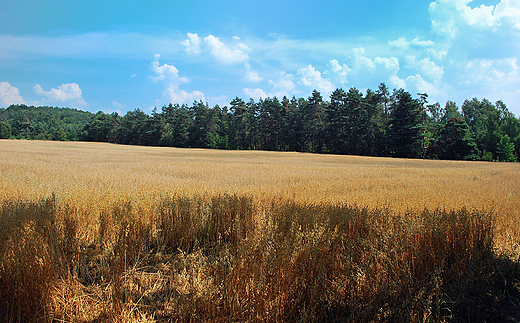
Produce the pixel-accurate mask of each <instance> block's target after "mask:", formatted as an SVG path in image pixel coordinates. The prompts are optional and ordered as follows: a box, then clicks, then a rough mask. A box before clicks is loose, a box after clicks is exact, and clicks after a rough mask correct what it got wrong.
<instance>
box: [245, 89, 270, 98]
mask: <svg viewBox="0 0 520 323" xmlns="http://www.w3.org/2000/svg"><path fill="white" fill-rule="evenodd" d="M244 94H245V96H246V97H248V98H252V99H254V100H259V99H266V98H268V97H269V95H267V94H266V93H265V91H264V90H262V89H249V88H245V89H244Z"/></svg>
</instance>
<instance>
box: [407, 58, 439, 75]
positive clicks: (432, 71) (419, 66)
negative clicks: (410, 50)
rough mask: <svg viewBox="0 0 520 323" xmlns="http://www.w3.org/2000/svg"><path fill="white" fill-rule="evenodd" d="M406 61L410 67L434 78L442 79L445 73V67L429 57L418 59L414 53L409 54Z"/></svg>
mask: <svg viewBox="0 0 520 323" xmlns="http://www.w3.org/2000/svg"><path fill="white" fill-rule="evenodd" d="M405 62H406V65H407V67H408V68H412V69H416V70H418V71H420V72H421V74H423V75H426V76H428V77H430V78H432V79H440V78H442V76H443V75H444V68H443V67H441V66H438V65H437V64H436V63H435V62H433V61H431V59H430V58H429V57H426V58H423V59H422V60H419V61H418V60H417V58H416V57H415V56H414V55H408V56H406V57H405Z"/></svg>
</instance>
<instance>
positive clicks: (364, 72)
mask: <svg viewBox="0 0 520 323" xmlns="http://www.w3.org/2000/svg"><path fill="white" fill-rule="evenodd" d="M365 52H366V51H365V49H364V48H361V47H360V48H354V49H352V50H351V52H350V53H349V54H348V55H347V64H345V63H344V64H340V62H339V61H338V60H336V59H333V60H331V61H330V64H329V66H330V67H331V70H330V71H329V73H330V75H332V77H333V78H334V79H335V80H336V81H337V82H339V83H341V84H343V85H345V84H347V83H349V84H352V85H353V86H355V87H358V88H363V87H367V88H372V87H374V86H376V85H377V84H379V83H381V82H389V83H391V84H402V83H403V82H401V81H399V82H397V80H398V77H397V73H398V72H399V68H400V66H399V60H398V59H397V58H396V57H393V56H391V57H380V56H377V57H375V58H374V59H371V58H369V57H366V56H365Z"/></svg>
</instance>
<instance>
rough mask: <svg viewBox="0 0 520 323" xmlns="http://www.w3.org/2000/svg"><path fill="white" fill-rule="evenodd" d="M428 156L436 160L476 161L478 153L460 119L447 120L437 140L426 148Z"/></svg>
mask: <svg viewBox="0 0 520 323" xmlns="http://www.w3.org/2000/svg"><path fill="white" fill-rule="evenodd" d="M428 150H429V151H428V153H429V156H431V157H434V158H438V159H451V160H476V159H478V156H479V151H478V149H477V145H476V143H475V140H474V139H473V136H472V134H471V131H470V130H469V126H468V124H467V123H466V122H465V121H464V120H463V119H461V118H453V119H449V120H447V122H446V124H445V125H444V126H443V127H442V130H441V131H440V133H439V138H437V139H436V140H435V141H434V143H432V145H430V146H429V147H428Z"/></svg>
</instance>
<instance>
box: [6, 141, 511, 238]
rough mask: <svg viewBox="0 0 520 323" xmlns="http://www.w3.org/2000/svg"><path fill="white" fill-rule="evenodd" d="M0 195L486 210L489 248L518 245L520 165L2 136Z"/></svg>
mask: <svg viewBox="0 0 520 323" xmlns="http://www.w3.org/2000/svg"><path fill="white" fill-rule="evenodd" d="M0 148H1V152H2V158H1V160H0V174H1V176H2V177H1V181H0V198H1V199H3V200H5V199H9V198H24V199H27V198H37V197H46V196H50V195H51V194H52V193H55V194H56V195H57V196H58V197H59V198H60V200H62V201H63V202H70V203H74V205H76V206H77V207H79V208H102V207H104V206H106V205H111V204H112V202H114V201H118V200H121V199H128V198H131V199H132V200H133V201H135V202H136V203H138V204H139V205H140V206H141V207H144V208H146V207H147V206H149V205H150V204H151V203H150V202H153V201H156V200H158V199H160V198H161V197H163V196H164V195H166V194H173V193H176V194H187V195H193V194H203V193H207V194H218V193H237V194H246V195H253V196H255V197H256V198H258V199H260V200H261V199H266V198H270V197H272V196H276V197H282V198H287V199H293V200H296V201H302V202H347V203H350V204H356V205H360V206H368V207H370V208H374V207H379V208H389V209H390V210H392V211H393V212H406V211H409V210H422V209H424V208H430V209H434V208H437V207H441V208H446V209H458V208H461V207H467V208H469V209H475V208H477V209H484V210H493V211H494V212H495V213H496V214H497V215H498V216H499V221H497V225H499V228H498V233H500V234H502V233H506V232H507V234H506V235H505V236H503V237H501V240H500V244H499V245H498V247H501V248H512V247H513V246H515V245H516V244H519V243H520V235H519V234H520V232H519V231H520V228H517V226H516V224H518V223H520V164H518V163H489V162H463V161H431V160H415V159H391V158H376V157H358V156H335V155H317V154H304V153H295V152H263V151H221V150H204V149H180V148H165V147H138V146H122V145H113V144H108V143H85V142H54V141H10V140H1V141H0Z"/></svg>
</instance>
